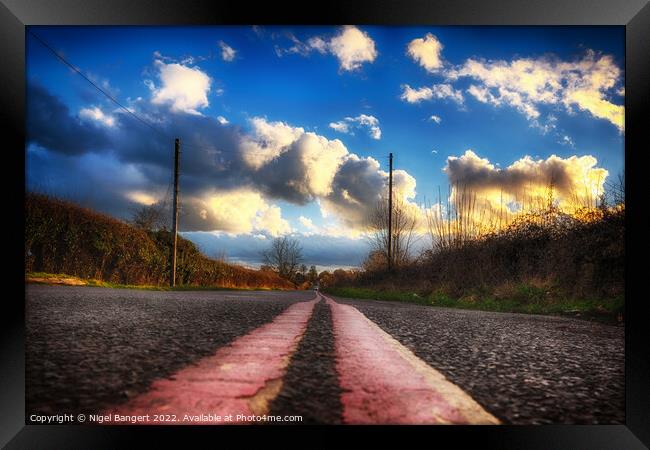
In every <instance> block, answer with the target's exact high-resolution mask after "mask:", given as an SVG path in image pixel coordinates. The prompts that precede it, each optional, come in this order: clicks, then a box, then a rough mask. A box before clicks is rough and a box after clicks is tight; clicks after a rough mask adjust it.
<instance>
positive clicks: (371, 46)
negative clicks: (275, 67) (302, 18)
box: [275, 26, 378, 71]
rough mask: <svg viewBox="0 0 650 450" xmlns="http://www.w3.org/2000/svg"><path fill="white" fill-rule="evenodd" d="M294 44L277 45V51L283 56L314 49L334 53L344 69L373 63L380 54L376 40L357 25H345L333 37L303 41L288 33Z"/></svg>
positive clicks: (352, 68) (316, 37) (305, 54)
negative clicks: (376, 46)
mask: <svg viewBox="0 0 650 450" xmlns="http://www.w3.org/2000/svg"><path fill="white" fill-rule="evenodd" d="M286 37H287V38H288V39H289V40H290V41H291V43H292V45H291V46H290V47H287V48H283V47H280V46H277V45H276V46H275V52H276V54H277V55H278V56H280V57H282V56H285V55H288V54H299V55H302V56H307V55H309V54H310V53H311V52H312V51H316V52H318V53H320V54H332V55H334V56H336V58H337V59H338V60H339V68H340V70H342V71H355V70H358V69H360V68H361V66H362V65H363V64H364V63H372V62H373V61H374V60H375V59H376V58H377V55H378V52H377V49H376V48H375V41H374V40H373V39H372V38H371V37H370V36H369V35H368V33H366V32H365V31H362V30H360V29H359V28H357V27H355V26H344V27H342V28H341V29H340V30H339V32H338V34H336V35H335V36H334V37H332V38H325V37H321V36H313V37H310V38H309V39H307V41H306V42H302V41H301V40H299V39H298V38H296V37H295V36H294V35H293V34H292V33H286Z"/></svg>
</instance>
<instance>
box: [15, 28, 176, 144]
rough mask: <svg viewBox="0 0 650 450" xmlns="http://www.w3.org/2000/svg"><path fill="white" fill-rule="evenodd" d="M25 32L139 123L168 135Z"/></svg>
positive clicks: (46, 45)
mask: <svg viewBox="0 0 650 450" xmlns="http://www.w3.org/2000/svg"><path fill="white" fill-rule="evenodd" d="M27 32H28V33H29V34H31V35H32V36H34V38H35V39H36V40H38V42H40V43H41V44H42V45H43V46H44V47H45V48H47V49H48V50H49V51H50V52H52V53H53V54H54V56H56V57H57V58H58V59H59V60H60V61H61V62H62V63H63V64H65V65H66V66H68V67H70V68H71V69H72V70H74V71H75V72H76V73H77V74H79V75H80V76H81V77H83V78H84V79H85V80H86V81H87V82H88V83H90V84H91V85H92V86H93V87H94V88H95V89H97V90H98V91H99V92H101V93H102V94H104V95H105V96H106V97H107V98H108V99H109V100H111V101H112V102H113V103H115V104H116V105H117V106H119V107H120V108H121V109H123V110H124V111H126V112H127V113H128V114H130V115H131V116H133V117H134V118H135V119H136V120H139V121H140V122H141V123H143V124H144V125H146V126H148V127H149V128H151V129H152V130H154V131H155V132H156V133H159V134H161V135H162V136H165V137H169V136H166V135H165V133H163V132H162V131H160V130H158V129H157V128H156V127H155V126H153V125H152V124H150V123H149V122H147V121H146V120H144V119H143V118H141V117H140V116H138V115H137V114H136V113H134V112H133V111H131V110H130V109H129V108H127V107H126V106H124V105H123V104H121V103H120V102H119V101H117V99H115V97H113V96H112V95H111V94H109V93H108V92H106V91H105V90H104V89H102V88H101V87H100V86H98V85H97V84H96V83H95V82H94V81H92V80H91V79H90V78H88V77H87V76H86V75H84V74H83V72H81V70H79V69H78V68H77V67H76V66H75V65H74V64H72V63H70V62H69V61H68V60H67V59H65V58H64V57H63V56H61V54H60V53H59V52H57V51H56V50H54V48H52V47H51V46H50V45H49V44H48V43H47V42H45V41H44V40H43V39H41V38H40V37H39V36H38V35H36V34H35V33H34V32H33V31H31V30H30V29H27Z"/></svg>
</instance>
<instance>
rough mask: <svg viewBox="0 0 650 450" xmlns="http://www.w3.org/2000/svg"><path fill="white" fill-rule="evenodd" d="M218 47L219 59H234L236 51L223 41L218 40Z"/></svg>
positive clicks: (228, 60) (229, 60)
mask: <svg viewBox="0 0 650 450" xmlns="http://www.w3.org/2000/svg"><path fill="white" fill-rule="evenodd" d="M219 48H221V59H223V60H224V61H226V62H231V61H233V60H234V59H235V56H236V55H237V51H236V50H235V49H234V48H232V47H231V46H229V45H228V44H226V43H225V42H224V41H219Z"/></svg>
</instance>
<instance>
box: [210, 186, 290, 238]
mask: <svg viewBox="0 0 650 450" xmlns="http://www.w3.org/2000/svg"><path fill="white" fill-rule="evenodd" d="M203 204H204V205H205V210H206V214H205V217H204V219H205V220H210V221H211V222H213V225H214V226H216V227H217V229H219V230H223V231H225V232H228V233H231V234H247V233H253V232H266V233H269V234H270V235H272V236H279V235H281V234H286V233H289V232H291V226H290V225H289V222H287V221H286V220H285V219H283V218H282V211H281V209H280V208H279V207H278V206H275V205H269V204H268V203H267V202H266V200H265V199H264V198H263V197H262V195H261V194H260V193H259V192H256V191H254V190H251V189H248V188H240V189H234V190H230V191H219V192H215V193H213V194H211V195H209V196H208V197H207V198H205V200H203Z"/></svg>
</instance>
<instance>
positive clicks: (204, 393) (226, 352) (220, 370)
mask: <svg viewBox="0 0 650 450" xmlns="http://www.w3.org/2000/svg"><path fill="white" fill-rule="evenodd" d="M318 299H319V298H318V296H317V297H316V299H314V300H311V301H309V302H300V303H295V304H293V305H291V306H290V307H289V308H287V310H286V311H284V312H283V313H282V314H280V315H278V316H277V317H276V318H275V319H274V320H273V321H272V322H270V323H268V324H266V325H262V326H261V327H259V328H256V329H255V330H253V331H252V332H250V333H248V334H247V335H245V336H242V337H240V338H238V339H236V340H235V341H233V342H232V343H231V344H229V345H227V346H225V347H222V348H220V349H219V350H218V351H217V352H216V353H215V354H214V355H213V356H209V357H206V358H203V359H201V360H199V361H198V363H196V364H195V365H191V366H188V367H186V368H184V369H182V370H180V371H179V372H177V373H175V374H174V375H172V376H171V377H169V378H167V379H162V380H156V381H154V382H153V383H152V385H151V388H150V389H149V391H147V392H145V393H143V394H141V395H139V396H137V397H135V398H133V399H132V400H130V401H129V402H128V403H126V404H124V405H121V406H118V407H116V408H112V409H109V410H107V411H105V412H104V414H111V415H112V416H111V417H113V418H114V415H115V414H119V415H123V416H137V415H147V414H149V415H154V414H164V415H172V414H173V415H176V418H177V420H178V421H179V422H177V423H184V424H197V423H203V424H205V423H210V424H213V423H214V422H211V421H210V420H198V421H191V422H180V421H182V420H183V419H184V416H185V415H186V414H187V415H189V416H200V415H201V414H203V415H208V414H212V415H215V416H222V417H224V416H227V415H232V417H233V422H235V420H234V418H236V416H237V415H244V416H251V415H263V414H265V413H266V412H267V411H266V410H267V408H268V402H269V401H270V400H271V399H272V398H273V397H275V395H277V394H278V392H279V390H280V388H281V386H282V380H281V379H282V376H283V375H284V372H285V369H286V366H287V364H288V363H289V359H290V357H291V354H292V353H293V352H294V351H295V349H296V347H297V345H298V342H299V341H300V339H301V338H302V335H303V334H304V332H305V329H306V328H307V322H308V320H309V318H310V317H311V314H312V311H313V309H314V305H315V304H316V302H317V300H318ZM151 419H152V418H151ZM109 423H113V424H115V423H117V422H116V421H115V420H114V419H113V420H111V421H109ZM146 423H148V424H157V423H151V422H146ZM226 423H228V422H226ZM240 423H241V421H240Z"/></svg>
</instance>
